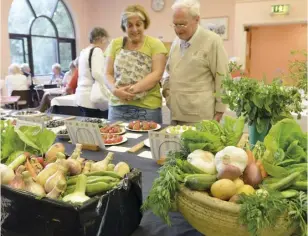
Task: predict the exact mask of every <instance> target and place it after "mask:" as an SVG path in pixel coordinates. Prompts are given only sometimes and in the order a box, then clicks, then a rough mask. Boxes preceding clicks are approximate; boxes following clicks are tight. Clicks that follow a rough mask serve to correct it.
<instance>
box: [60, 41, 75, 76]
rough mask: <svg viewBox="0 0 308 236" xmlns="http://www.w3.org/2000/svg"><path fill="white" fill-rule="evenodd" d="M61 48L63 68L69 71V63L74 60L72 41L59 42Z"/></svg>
mask: <svg viewBox="0 0 308 236" xmlns="http://www.w3.org/2000/svg"><path fill="white" fill-rule="evenodd" d="M59 48H60V49H59V50H60V64H61V68H62V70H64V71H68V70H69V64H70V62H71V61H72V60H73V58H72V46H71V43H59Z"/></svg>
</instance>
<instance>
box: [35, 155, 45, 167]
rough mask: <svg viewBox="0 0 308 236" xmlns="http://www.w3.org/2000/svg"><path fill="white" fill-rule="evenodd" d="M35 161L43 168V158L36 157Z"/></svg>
mask: <svg viewBox="0 0 308 236" xmlns="http://www.w3.org/2000/svg"><path fill="white" fill-rule="evenodd" d="M36 159H37V160H38V162H39V163H40V164H41V165H42V166H44V158H43V157H37V158H36Z"/></svg>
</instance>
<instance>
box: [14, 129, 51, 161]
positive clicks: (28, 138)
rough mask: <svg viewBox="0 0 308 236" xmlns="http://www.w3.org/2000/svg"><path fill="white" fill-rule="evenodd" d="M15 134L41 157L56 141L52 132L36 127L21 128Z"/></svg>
mask: <svg viewBox="0 0 308 236" xmlns="http://www.w3.org/2000/svg"><path fill="white" fill-rule="evenodd" d="M16 132H17V133H18V135H19V136H20V138H21V139H22V140H23V141H24V142H25V143H26V144H27V145H29V146H31V147H33V148H35V149H37V150H39V151H40V154H42V155H43V154H44V153H45V152H47V150H48V148H49V147H50V146H51V145H52V144H53V142H54V141H55V139H56V134H55V133H54V132H52V131H50V130H48V129H41V128H40V127H38V126H22V127H20V128H19V130H16Z"/></svg>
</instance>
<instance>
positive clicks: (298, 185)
mask: <svg viewBox="0 0 308 236" xmlns="http://www.w3.org/2000/svg"><path fill="white" fill-rule="evenodd" d="M290 188H291V189H296V190H302V191H307V188H308V182H307V181H295V182H294V183H293V184H292V185H291V187H290Z"/></svg>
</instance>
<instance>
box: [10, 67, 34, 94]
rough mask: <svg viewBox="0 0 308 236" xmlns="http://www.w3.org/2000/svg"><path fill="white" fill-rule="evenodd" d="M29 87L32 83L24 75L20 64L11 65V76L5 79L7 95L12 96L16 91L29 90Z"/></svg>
mask: <svg viewBox="0 0 308 236" xmlns="http://www.w3.org/2000/svg"><path fill="white" fill-rule="evenodd" d="M29 85H30V83H29V81H28V79H27V77H26V76H24V75H23V73H22V71H21V69H20V66H19V65H18V64H11V65H10V66H9V75H7V76H6V77H5V87H6V89H7V95H8V96H11V94H12V92H13V91H14V90H18V91H20V90H28V89H29Z"/></svg>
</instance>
